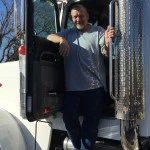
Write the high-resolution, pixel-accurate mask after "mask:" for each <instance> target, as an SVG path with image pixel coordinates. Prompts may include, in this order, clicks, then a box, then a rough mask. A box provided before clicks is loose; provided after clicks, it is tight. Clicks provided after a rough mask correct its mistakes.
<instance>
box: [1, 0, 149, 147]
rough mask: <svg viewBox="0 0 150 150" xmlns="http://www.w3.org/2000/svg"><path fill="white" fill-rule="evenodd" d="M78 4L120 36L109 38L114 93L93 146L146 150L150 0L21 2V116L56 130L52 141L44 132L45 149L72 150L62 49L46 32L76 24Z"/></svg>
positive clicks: (108, 63) (93, 19)
mask: <svg viewBox="0 0 150 150" xmlns="http://www.w3.org/2000/svg"><path fill="white" fill-rule="evenodd" d="M77 3H81V4H83V5H85V7H87V10H88V11H89V14H90V19H89V22H90V23H91V24H93V25H100V26H102V27H103V28H105V29H106V27H107V26H108V25H111V26H115V29H116V38H115V39H116V40H115V41H111V42H114V45H115V46H114V47H115V51H114V50H113V48H112V47H111V48H110V56H109V60H108V58H105V62H106V69H107V76H108V82H109V84H108V86H109V85H110V86H109V90H110V92H109V94H108V93H106V104H105V107H104V116H103V118H102V120H101V121H100V124H99V132H98V138H97V141H96V144H95V150H99V149H102V150H122V149H124V150H140V149H142V148H143V149H144V150H148V149H149V148H150V147H149V145H150V144H149V143H150V141H149V137H150V128H149V124H150V117H149V107H150V101H149V98H150V94H149V93H150V92H149V91H150V86H149V75H150V69H149V66H150V59H149V58H148V57H149V53H150V52H149V47H150V42H149V37H150V30H149V26H150V18H149V13H150V9H149V6H150V2H149V1H147V0H143V1H142V0H132V1H130V0H113V1H111V0H101V1H99V0H92V1H91V0H68V1H63V0H62V1H61V0H60V1H56V0H21V6H22V7H21V8H22V11H21V12H22V14H21V16H22V22H21V35H20V43H21V46H20V48H19V64H18V65H19V69H20V70H19V71H20V99H19V103H20V114H21V116H22V120H24V121H27V120H28V121H29V122H28V121H27V122H28V123H29V124H32V123H35V122H36V121H38V122H40V121H41V119H44V122H42V123H43V126H44V124H49V126H50V127H51V128H52V132H51V133H52V136H50V134H49V135H48V137H47V139H48V140H47V139H46V137H45V134H46V133H45V132H44V133H43V137H44V139H46V141H45V142H46V143H48V144H47V146H46V147H48V149H50V150H55V149H64V150H73V146H72V143H71V141H70V140H69V139H68V137H67V133H66V129H65V126H64V123H63V121H62V112H61V108H62V104H63V96H64V90H65V82H64V70H63V58H62V57H61V56H60V55H59V52H58V51H59V45H57V44H54V43H52V42H50V41H48V40H47V36H48V35H49V34H51V33H55V32H59V31H60V30H63V29H66V28H73V27H74V25H73V24H72V23H71V20H70V8H71V6H72V5H74V4H77ZM109 8H110V10H109ZM114 64H115V65H114ZM108 67H109V69H108ZM116 69H117V71H116ZM18 75H19V74H18ZM18 78H19V77H18ZM109 79H110V80H109ZM3 86H4V85H2V87H3ZM2 87H1V88H2ZM1 88H0V89H1ZM17 94H19V93H17ZM8 96H9V95H8ZM16 104H18V102H17V103H16ZM18 107H19V106H18ZM6 110H7V111H9V109H7V108H6ZM19 118H20V117H19ZM20 119H21V118H20ZM81 121H82V115H81ZM49 130H50V128H49ZM36 131H38V130H36ZM41 131H42V128H41ZM34 138H35V136H34ZM49 139H51V140H49ZM41 140H42V139H40V140H39V141H41ZM50 141H51V142H50ZM34 148H35V147H34ZM30 149H31V150H32V148H30ZM30 149H29V150H30ZM43 150H46V149H45V148H44V149H43Z"/></svg>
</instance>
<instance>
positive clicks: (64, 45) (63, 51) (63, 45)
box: [47, 34, 69, 56]
mask: <svg viewBox="0 0 150 150" xmlns="http://www.w3.org/2000/svg"><path fill="white" fill-rule="evenodd" d="M47 39H48V40H49V41H52V42H54V43H57V44H59V45H60V48H59V53H60V55H62V56H68V54H69V44H68V42H67V40H66V39H65V38H63V37H61V36H59V35H57V34H50V35H48V37H47Z"/></svg>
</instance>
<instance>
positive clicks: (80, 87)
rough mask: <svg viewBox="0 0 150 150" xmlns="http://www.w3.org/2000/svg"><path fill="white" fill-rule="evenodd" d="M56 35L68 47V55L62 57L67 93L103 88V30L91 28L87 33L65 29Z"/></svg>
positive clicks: (104, 80) (104, 85)
mask: <svg viewBox="0 0 150 150" xmlns="http://www.w3.org/2000/svg"><path fill="white" fill-rule="evenodd" d="M57 34H58V35H60V36H62V37H64V38H65V39H66V40H67V41H68V44H69V46H70V49H69V55H68V56H65V57H64V68H65V82H66V90H67V91H84V90H90V89H96V88H99V87H102V86H103V87H104V88H105V89H106V74H105V67H104V62H103V55H102V53H101V49H102V47H103V46H104V29H103V28H101V27H98V26H92V27H91V29H90V30H89V31H87V32H80V31H79V30H77V29H67V30H64V31H62V32H60V33H57Z"/></svg>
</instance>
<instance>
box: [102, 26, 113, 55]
mask: <svg viewBox="0 0 150 150" xmlns="http://www.w3.org/2000/svg"><path fill="white" fill-rule="evenodd" d="M114 36H115V29H114V27H109V26H108V27H107V30H106V31H105V32H104V35H103V36H102V38H101V39H100V40H101V41H102V42H103V46H102V48H101V53H102V54H103V55H104V56H106V57H108V55H109V42H110V38H114ZM102 42H101V43H102Z"/></svg>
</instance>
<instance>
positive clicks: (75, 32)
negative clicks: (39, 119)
mask: <svg viewBox="0 0 150 150" xmlns="http://www.w3.org/2000/svg"><path fill="white" fill-rule="evenodd" d="M71 16H72V22H73V23H74V24H75V26H76V28H75V29H66V30H64V31H62V32H60V33H57V34H51V35H49V36H48V40H50V41H52V42H55V43H59V44H60V50H59V52H60V54H61V55H62V56H64V68H65V81H66V93H65V100H64V111H63V120H64V123H65V126H66V129H67V131H68V135H69V137H70V139H71V140H72V143H73V145H74V147H75V149H76V150H92V148H93V146H94V143H95V140H96V138H97V133H98V124H99V120H100V118H101V116H102V107H103V102H104V89H106V79H105V78H106V75H105V67H104V62H103V57H104V56H103V55H108V45H109V38H110V37H114V29H113V28H110V27H108V28H107V30H106V31H104V29H103V28H101V27H98V26H92V25H90V24H89V23H88V20H89V14H88V12H87V10H86V9H85V8H84V7H83V6H82V5H79V4H78V5H75V6H73V7H72V9H71ZM81 103H83V107H82V110H83V117H84V119H83V122H82V124H80V122H79V119H78V118H79V113H80V112H79V108H80V104H81Z"/></svg>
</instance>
